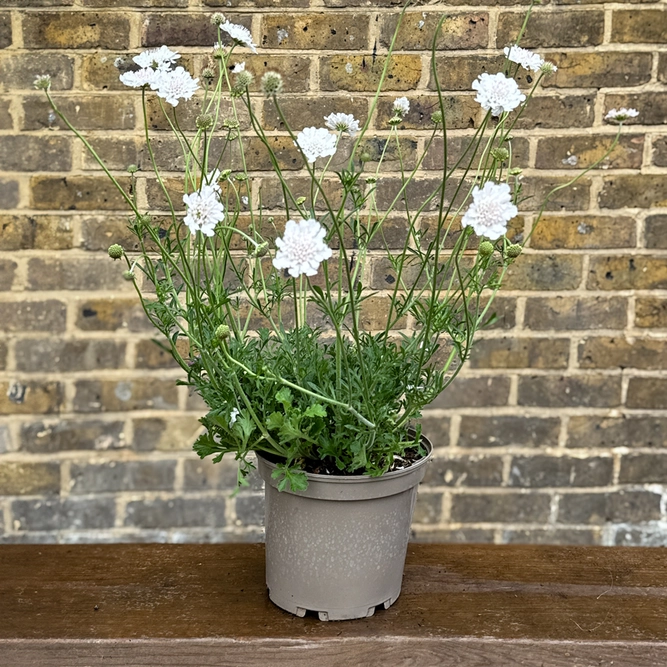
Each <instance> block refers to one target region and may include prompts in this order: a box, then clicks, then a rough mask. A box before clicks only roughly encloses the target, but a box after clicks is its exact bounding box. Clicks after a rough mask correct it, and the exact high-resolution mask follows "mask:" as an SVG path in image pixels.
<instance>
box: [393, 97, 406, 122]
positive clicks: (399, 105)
mask: <svg viewBox="0 0 667 667" xmlns="http://www.w3.org/2000/svg"><path fill="white" fill-rule="evenodd" d="M393 109H394V113H395V114H397V115H399V116H401V118H402V117H403V116H405V115H406V114H407V113H408V111H410V101H409V100H408V98H407V97H397V98H396V99H395V100H394V107H393Z"/></svg>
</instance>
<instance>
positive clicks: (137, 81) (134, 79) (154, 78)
mask: <svg viewBox="0 0 667 667" xmlns="http://www.w3.org/2000/svg"><path fill="white" fill-rule="evenodd" d="M161 77H162V72H160V71H159V70H154V69H153V68H152V67H143V68H142V69H139V70H137V71H136V72H125V73H123V74H121V75H120V77H119V78H120V81H121V83H124V84H125V85H126V86H129V87H130V88H143V87H144V86H150V87H151V88H152V89H153V90H155V89H156V88H158V87H159V85H160V78H161Z"/></svg>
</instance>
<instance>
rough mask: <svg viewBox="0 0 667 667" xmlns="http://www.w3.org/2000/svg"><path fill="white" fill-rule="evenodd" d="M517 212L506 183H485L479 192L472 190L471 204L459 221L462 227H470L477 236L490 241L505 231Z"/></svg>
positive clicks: (476, 188)
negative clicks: (484, 237)
mask: <svg viewBox="0 0 667 667" xmlns="http://www.w3.org/2000/svg"><path fill="white" fill-rule="evenodd" d="M518 212H519V210H518V209H517V207H516V206H515V205H514V204H513V203H512V197H511V194H510V186H509V185H507V183H493V182H491V181H487V182H486V183H485V184H484V187H482V189H481V190H480V188H478V187H477V186H475V187H474V188H473V189H472V204H470V206H469V208H468V210H467V211H466V212H465V213H464V215H463V218H462V220H461V225H462V226H463V227H472V228H473V229H474V230H475V234H477V235H478V236H486V237H487V238H488V239H491V240H492V241H493V240H495V239H497V238H500V237H501V236H503V234H505V232H506V231H507V223H508V222H509V221H510V220H511V219H512V218H513V217H514V216H515V215H516V214H517V213H518Z"/></svg>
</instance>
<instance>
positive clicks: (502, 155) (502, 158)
mask: <svg viewBox="0 0 667 667" xmlns="http://www.w3.org/2000/svg"><path fill="white" fill-rule="evenodd" d="M491 157H493V158H495V159H496V160H498V162H506V161H507V160H509V158H510V152H509V151H508V150H507V149H506V148H492V149H491Z"/></svg>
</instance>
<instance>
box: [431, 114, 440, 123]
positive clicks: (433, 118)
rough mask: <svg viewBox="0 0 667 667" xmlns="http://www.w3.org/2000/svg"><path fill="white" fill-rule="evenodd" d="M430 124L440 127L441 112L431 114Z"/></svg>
mask: <svg viewBox="0 0 667 667" xmlns="http://www.w3.org/2000/svg"><path fill="white" fill-rule="evenodd" d="M431 122H432V123H435V124H436V125H440V124H441V123H442V111H434V112H433V113H432V114H431Z"/></svg>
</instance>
